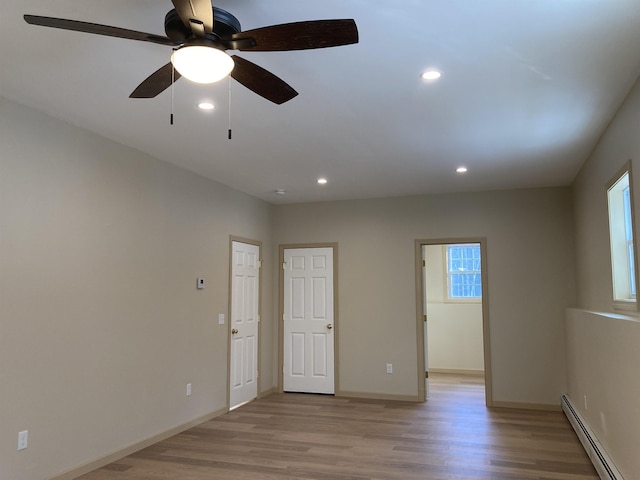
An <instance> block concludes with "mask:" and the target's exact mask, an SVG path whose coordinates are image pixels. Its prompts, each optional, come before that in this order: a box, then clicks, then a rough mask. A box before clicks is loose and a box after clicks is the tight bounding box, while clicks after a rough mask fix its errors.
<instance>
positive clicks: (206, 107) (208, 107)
mask: <svg viewBox="0 0 640 480" xmlns="http://www.w3.org/2000/svg"><path fill="white" fill-rule="evenodd" d="M198 108H200V109H202V110H213V109H214V108H215V107H214V105H213V103H211V102H201V103H199V104H198Z"/></svg>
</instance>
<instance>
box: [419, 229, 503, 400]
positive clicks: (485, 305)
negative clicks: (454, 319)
mask: <svg viewBox="0 0 640 480" xmlns="http://www.w3.org/2000/svg"><path fill="white" fill-rule="evenodd" d="M457 243H479V244H480V257H481V258H480V264H481V268H482V338H483V348H484V384H485V389H484V390H485V403H486V405H487V407H491V406H493V395H492V391H493V389H492V381H491V378H492V377H491V341H490V340H491V339H490V329H489V282H488V277H489V274H488V270H487V239H486V238H485V237H464V238H432V239H418V240H416V241H415V265H416V340H417V353H418V355H417V357H418V358H417V359H418V401H420V402H424V401H425V400H426V388H425V381H424V372H425V359H424V356H425V345H424V329H425V325H424V317H423V315H424V311H425V305H424V297H425V295H424V291H425V288H426V287H425V284H424V275H423V270H422V246H423V245H450V244H457Z"/></svg>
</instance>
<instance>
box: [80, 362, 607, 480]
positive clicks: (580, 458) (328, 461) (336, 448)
mask: <svg viewBox="0 0 640 480" xmlns="http://www.w3.org/2000/svg"><path fill="white" fill-rule="evenodd" d="M433 377H434V378H433V379H432V380H431V386H432V387H431V393H430V398H429V400H428V402H427V403H425V404H415V403H408V402H391V401H379V400H360V399H345V398H334V397H331V396H321V395H300V394H274V395H270V396H268V397H265V398H263V399H260V400H256V401H254V402H252V403H249V404H247V405H244V406H242V407H240V408H238V409H237V410H234V411H233V412H230V413H228V414H226V415H223V416H221V417H218V418H216V419H214V420H211V421H209V422H206V423H204V424H202V425H200V426H198V427H195V428H192V429H190V430H188V431H186V432H184V433H181V434H179V435H176V436H174V437H172V438H170V439H167V440H165V441H163V442H160V443H158V444H156V445H154V446H152V447H149V448H146V449H144V450H141V451H140V452H138V453H135V454H133V455H131V456H129V457H126V458H124V459H122V460H120V461H118V462H116V463H113V464H111V465H107V466H105V467H103V468H101V469H99V470H96V471H94V472H92V473H89V474H87V475H84V476H82V477H80V478H81V479H82V480H107V479H109V480H143V479H144V480H169V479H171V480H204V479H207V480H210V479H216V480H227V479H229V480H231V479H233V480H248V479H251V480H285V479H286V480H293V479H300V480H383V479H385V480H386V479H389V480H418V479H420V480H471V479H473V480H478V479H487V480H488V479H491V480H530V479H535V480H551V479H557V480H585V479H594V480H595V479H598V476H597V474H596V473H595V470H594V469H593V467H592V466H591V464H590V462H589V459H588V458H587V456H586V454H585V453H584V451H583V450H582V447H581V445H580V444H579V442H578V440H577V439H576V437H575V435H574V433H573V430H572V429H571V426H570V425H569V423H568V421H567V420H566V418H565V417H564V414H562V413H561V412H533V411H526V410H512V409H492V410H488V409H486V408H485V406H484V386H483V384H482V380H481V378H480V377H459V376H451V375H443V374H440V375H433Z"/></svg>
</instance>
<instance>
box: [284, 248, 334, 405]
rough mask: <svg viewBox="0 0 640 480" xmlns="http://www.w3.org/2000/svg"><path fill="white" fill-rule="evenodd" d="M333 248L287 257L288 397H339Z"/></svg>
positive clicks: (287, 252) (307, 250) (287, 253)
mask: <svg viewBox="0 0 640 480" xmlns="http://www.w3.org/2000/svg"><path fill="white" fill-rule="evenodd" d="M333 327H334V318H333V248H331V247H324V248H292V249H285V251H284V352H283V354H284V365H283V367H284V372H283V389H284V391H286V392H306V393H331V394H332V393H335V386H334V333H333V332H334V329H333Z"/></svg>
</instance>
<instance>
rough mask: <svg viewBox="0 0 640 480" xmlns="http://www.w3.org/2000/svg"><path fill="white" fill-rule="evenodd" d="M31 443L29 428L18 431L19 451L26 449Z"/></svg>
mask: <svg viewBox="0 0 640 480" xmlns="http://www.w3.org/2000/svg"><path fill="white" fill-rule="evenodd" d="M28 444H29V430H23V431H22V432H18V451H20V450H24V449H25V448H27V446H28Z"/></svg>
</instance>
